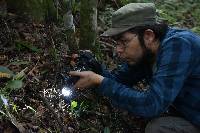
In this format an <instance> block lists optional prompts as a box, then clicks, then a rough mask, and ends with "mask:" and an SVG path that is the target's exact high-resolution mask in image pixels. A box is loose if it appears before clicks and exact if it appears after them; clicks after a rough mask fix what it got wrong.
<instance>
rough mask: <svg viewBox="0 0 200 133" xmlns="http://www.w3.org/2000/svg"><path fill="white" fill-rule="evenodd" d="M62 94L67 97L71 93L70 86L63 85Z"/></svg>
mask: <svg viewBox="0 0 200 133" xmlns="http://www.w3.org/2000/svg"><path fill="white" fill-rule="evenodd" d="M62 94H63V95H64V96H65V97H69V96H71V95H72V91H71V89H70V88H68V87H63V88H62Z"/></svg>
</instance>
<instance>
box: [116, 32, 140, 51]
mask: <svg viewBox="0 0 200 133" xmlns="http://www.w3.org/2000/svg"><path fill="white" fill-rule="evenodd" d="M136 36H137V34H134V36H133V37H131V38H130V39H126V40H122V39H117V40H115V41H114V47H115V48H117V47H118V48H120V49H126V48H127V46H128V44H129V43H130V42H131V41H132V40H133V39H134V38H135V37H136Z"/></svg>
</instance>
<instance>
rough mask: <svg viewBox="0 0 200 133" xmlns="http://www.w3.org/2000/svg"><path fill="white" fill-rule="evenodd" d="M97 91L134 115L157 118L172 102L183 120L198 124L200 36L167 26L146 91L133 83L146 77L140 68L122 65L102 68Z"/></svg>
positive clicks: (199, 121) (199, 114)
mask: <svg viewBox="0 0 200 133" xmlns="http://www.w3.org/2000/svg"><path fill="white" fill-rule="evenodd" d="M102 75H103V76H104V77H105V78H104V80H103V81H102V83H101V85H100V87H99V89H98V91H99V92H100V93H101V94H103V95H104V96H108V97H109V98H110V99H111V100H112V102H113V103H114V104H115V105H117V106H118V107H120V108H123V109H126V110H128V111H130V112H132V113H133V114H135V115H137V116H142V117H146V118H149V117H156V116H159V114H161V113H163V112H165V111H166V110H167V109H168V107H169V106H170V105H173V106H174V107H175V108H176V109H177V110H178V111H179V112H180V113H182V115H184V116H185V118H186V119H188V120H189V121H191V122H192V123H193V124H196V125H198V126H200V37H199V36H198V35H196V34H194V33H192V32H190V31H187V30H180V29H174V28H169V29H168V31H167V33H166V35H165V37H164V39H163V40H162V41H161V44H160V47H159V52H158V55H157V60H156V70H155V71H154V72H153V75H152V77H151V80H150V86H149V88H148V90H147V91H138V90H136V89H135V88H134V87H133V85H134V84H135V83H136V82H137V81H138V80H139V79H142V78H144V77H145V75H146V72H144V71H143V70H142V68H134V67H133V68H130V67H129V66H128V65H127V64H123V65H122V66H121V67H120V69H118V71H115V72H114V73H109V72H108V71H106V70H104V71H103V74H102Z"/></svg>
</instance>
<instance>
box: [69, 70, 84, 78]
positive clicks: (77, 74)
mask: <svg viewBox="0 0 200 133" xmlns="http://www.w3.org/2000/svg"><path fill="white" fill-rule="evenodd" d="M69 74H70V75H71V76H79V77H82V75H83V74H82V72H77V71H70V72H69Z"/></svg>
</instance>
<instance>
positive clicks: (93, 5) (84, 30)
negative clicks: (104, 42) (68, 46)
mask: <svg viewBox="0 0 200 133" xmlns="http://www.w3.org/2000/svg"><path fill="white" fill-rule="evenodd" d="M80 8H81V11H80V13H81V18H80V22H81V25H80V42H79V47H80V49H82V50H84V49H91V50H95V40H96V32H97V0H81V7H80Z"/></svg>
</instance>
